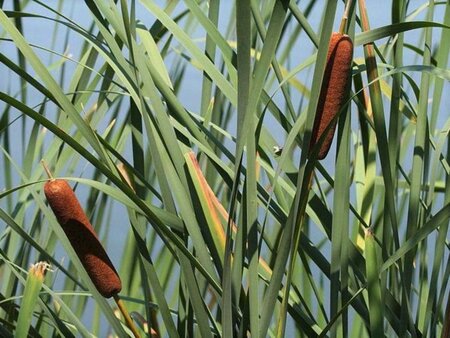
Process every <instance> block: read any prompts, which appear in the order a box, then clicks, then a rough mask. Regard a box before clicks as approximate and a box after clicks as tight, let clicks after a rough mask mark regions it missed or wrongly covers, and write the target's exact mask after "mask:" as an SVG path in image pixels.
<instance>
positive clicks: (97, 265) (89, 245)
mask: <svg viewBox="0 0 450 338" xmlns="http://www.w3.org/2000/svg"><path fill="white" fill-rule="evenodd" d="M42 164H43V166H44V168H45V170H46V171H47V174H48V176H49V177H50V180H49V181H48V182H46V183H45V185H44V194H45V197H46V198H47V201H48V204H49V205H50V208H51V209H52V210H53V213H54V214H55V217H56V219H57V221H58V223H59V224H60V225H61V227H62V228H63V230H64V233H65V234H66V236H67V238H68V240H69V242H70V244H71V245H72V247H73V249H74V250H75V252H76V254H77V256H78V258H79V259H80V261H81V264H83V267H84V268H85V269H86V272H87V273H88V275H89V277H90V279H91V281H92V283H93V284H94V285H95V287H96V289H97V290H98V292H99V293H100V294H101V295H102V296H103V297H105V298H111V297H114V300H115V301H116V303H117V305H118V307H119V310H120V311H121V312H122V314H123V315H124V317H125V321H126V322H127V325H128V327H129V328H130V329H131V331H132V332H133V334H134V336H135V337H139V336H140V335H139V333H138V332H137V329H136V327H135V325H134V323H133V321H132V319H131V317H130V315H129V313H128V311H127V310H126V308H125V307H124V304H123V302H122V300H121V299H120V298H119V296H118V294H119V292H120V290H121V289H122V282H121V280H120V277H119V274H118V273H117V271H116V269H115V268H114V265H113V264H112V262H111V260H110V258H109V256H108V254H107V253H106V251H105V249H104V248H103V246H102V244H101V243H100V241H99V239H98V237H97V234H96V232H95V230H94V227H93V226H92V224H91V222H90V221H89V219H88V217H87V216H86V214H85V212H84V211H83V208H82V207H81V205H80V202H79V201H78V198H77V197H76V195H75V193H74V192H73V190H72V188H71V187H70V185H69V184H68V183H67V181H66V180H62V179H54V178H53V177H52V175H51V173H50V171H49V170H48V168H47V166H46V165H45V163H44V162H42Z"/></svg>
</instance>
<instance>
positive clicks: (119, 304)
mask: <svg viewBox="0 0 450 338" xmlns="http://www.w3.org/2000/svg"><path fill="white" fill-rule="evenodd" d="M113 298H114V301H115V302H116V304H117V307H118V308H119V310H120V312H121V313H122V315H123V317H124V318H125V323H126V324H127V326H128V328H129V329H130V330H131V332H133V335H134V337H135V338H140V337H141V335H140V334H139V332H138V330H137V328H136V325H134V322H133V319H131V316H130V314H129V313H128V310H127V308H126V306H125V303H124V302H123V301H122V299H121V298H120V297H119V295H118V294H115V295H114V296H113Z"/></svg>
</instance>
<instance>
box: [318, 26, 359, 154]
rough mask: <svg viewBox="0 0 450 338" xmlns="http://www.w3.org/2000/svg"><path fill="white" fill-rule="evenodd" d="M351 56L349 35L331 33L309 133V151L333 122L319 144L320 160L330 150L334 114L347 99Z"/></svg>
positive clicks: (351, 47) (351, 49) (334, 125)
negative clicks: (314, 114)
mask: <svg viewBox="0 0 450 338" xmlns="http://www.w3.org/2000/svg"><path fill="white" fill-rule="evenodd" d="M352 59H353V42H352V40H351V39H350V37H349V36H348V35H345V34H341V33H337V32H335V33H333V34H332V35H331V39H330V46H329V48H328V55H327V65H326V68H325V73H324V77H323V82H322V88H321V89H320V96H319V103H318V105H317V111H316V116H315V119H314V128H313V132H312V136H311V143H310V147H309V153H310V154H311V152H312V150H313V148H314V146H315V145H316V144H317V143H318V142H319V140H320V137H321V136H322V134H323V133H324V132H325V130H326V128H327V127H328V125H329V124H330V123H332V125H331V127H330V129H329V130H328V131H327V134H326V135H325V136H324V141H323V143H322V145H321V147H320V150H319V153H318V155H317V158H318V159H319V160H322V159H324V158H325V156H327V154H328V150H330V146H331V141H332V140H333V135H334V131H335V129H336V120H334V121H333V119H334V117H335V116H336V115H337V114H338V113H339V111H340V110H341V108H342V106H343V105H344V103H345V102H346V100H347V97H348V90H349V79H350V72H351V68H352Z"/></svg>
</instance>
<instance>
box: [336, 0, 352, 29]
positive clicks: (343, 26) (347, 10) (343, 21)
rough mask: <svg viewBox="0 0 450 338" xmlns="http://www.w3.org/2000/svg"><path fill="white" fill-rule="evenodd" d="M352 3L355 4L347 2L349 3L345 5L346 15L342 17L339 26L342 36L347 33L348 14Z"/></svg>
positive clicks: (350, 1) (349, 0)
mask: <svg viewBox="0 0 450 338" xmlns="http://www.w3.org/2000/svg"><path fill="white" fill-rule="evenodd" d="M352 3H353V0H347V3H346V5H345V11H344V15H343V16H342V19H341V24H340V26H339V33H341V34H344V33H345V25H347V21H348V14H349V12H350V6H351V5H352Z"/></svg>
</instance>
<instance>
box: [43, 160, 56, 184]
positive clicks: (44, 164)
mask: <svg viewBox="0 0 450 338" xmlns="http://www.w3.org/2000/svg"><path fill="white" fill-rule="evenodd" d="M41 164H42V166H43V167H44V170H45V172H46V174H47V176H48V178H49V179H51V180H54V179H55V178H54V177H53V175H52V172H51V171H50V169H49V168H48V166H47V163H45V161H44V160H41Z"/></svg>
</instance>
